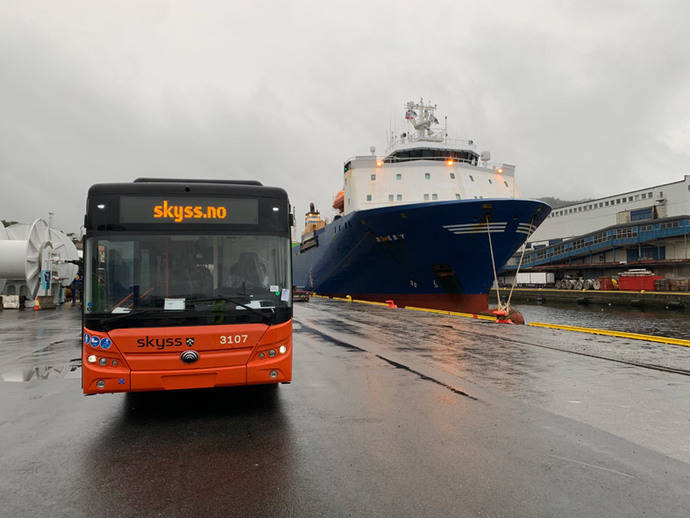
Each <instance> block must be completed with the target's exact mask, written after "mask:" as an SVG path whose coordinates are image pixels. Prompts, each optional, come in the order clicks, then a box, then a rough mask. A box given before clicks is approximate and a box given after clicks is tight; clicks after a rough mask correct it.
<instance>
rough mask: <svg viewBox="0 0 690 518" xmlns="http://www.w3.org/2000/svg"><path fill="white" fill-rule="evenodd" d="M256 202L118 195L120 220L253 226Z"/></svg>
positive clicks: (255, 200) (229, 199)
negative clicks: (119, 196)
mask: <svg viewBox="0 0 690 518" xmlns="http://www.w3.org/2000/svg"><path fill="white" fill-rule="evenodd" d="M258 222H259V201H258V200H257V199H250V198H179V197H177V198H176V197H170V196H158V197H150V196H146V197H144V196H122V197H121V198H120V223H202V224H203V223H212V224H213V223H220V224H225V225H228V224H230V225H256V224H257V223H258Z"/></svg>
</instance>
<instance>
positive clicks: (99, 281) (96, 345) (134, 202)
mask: <svg viewBox="0 0 690 518" xmlns="http://www.w3.org/2000/svg"><path fill="white" fill-rule="evenodd" d="M292 219H293V218H292V215H291V214H290V205H289V201H288V197H287V193H286V192H285V191H284V190H283V189H279V188H275V187H265V186H263V185H261V184H260V183H259V182H254V181H246V182H240V181H219V180H218V181H216V180H213V181H212V180H171V179H151V178H149V179H147V178H141V179H137V180H135V181H134V182H133V183H112V184H97V185H94V186H92V187H91V188H90V189H89V193H88V199H87V203H86V217H85V222H84V226H85V228H86V233H85V236H84V268H85V281H84V297H83V299H84V300H83V308H84V309H83V331H82V332H83V336H82V338H83V339H82V365H83V368H82V389H83V391H84V393H85V394H99V393H106V392H134V391H148V390H168V389H187V388H202V387H218V386H229V385H250V384H271V383H287V382H290V381H291V379H292V298H291V297H292V289H291V288H292V281H291V272H292V269H291V254H290V226H291V225H292Z"/></svg>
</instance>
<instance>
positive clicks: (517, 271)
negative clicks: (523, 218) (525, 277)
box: [496, 216, 534, 311]
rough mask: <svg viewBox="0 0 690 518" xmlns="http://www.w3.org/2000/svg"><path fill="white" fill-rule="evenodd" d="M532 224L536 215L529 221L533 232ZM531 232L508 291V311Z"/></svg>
mask: <svg viewBox="0 0 690 518" xmlns="http://www.w3.org/2000/svg"><path fill="white" fill-rule="evenodd" d="M532 225H534V216H532V220H531V221H530V222H529V232H530V234H531V233H532ZM530 234H527V238H525V242H524V243H523V244H522V254H520V262H519V263H518V267H517V270H515V278H514V279H513V285H512V286H511V287H510V292H509V293H508V301H507V302H506V311H510V299H511V297H512V296H513V290H515V285H516V284H517V278H518V273H520V267H521V266H522V259H523V258H524V257H525V250H527V239H529V236H530ZM496 292H498V286H496Z"/></svg>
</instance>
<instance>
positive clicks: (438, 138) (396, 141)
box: [388, 135, 477, 151]
mask: <svg viewBox="0 0 690 518" xmlns="http://www.w3.org/2000/svg"><path fill="white" fill-rule="evenodd" d="M419 142H432V143H435V144H439V143H440V144H446V145H449V146H454V147H457V146H461V147H462V148H464V149H476V147H477V145H476V144H475V143H474V140H468V139H459V138H448V137H443V136H442V135H433V136H419V135H407V136H405V137H396V138H393V139H391V141H390V142H389V145H388V151H390V150H392V148H393V147H395V146H399V145H402V144H416V143H419Z"/></svg>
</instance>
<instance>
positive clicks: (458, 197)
mask: <svg viewBox="0 0 690 518" xmlns="http://www.w3.org/2000/svg"><path fill="white" fill-rule="evenodd" d="M455 199H456V200H459V199H460V194H458V193H457V192H456V193H455Z"/></svg>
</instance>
